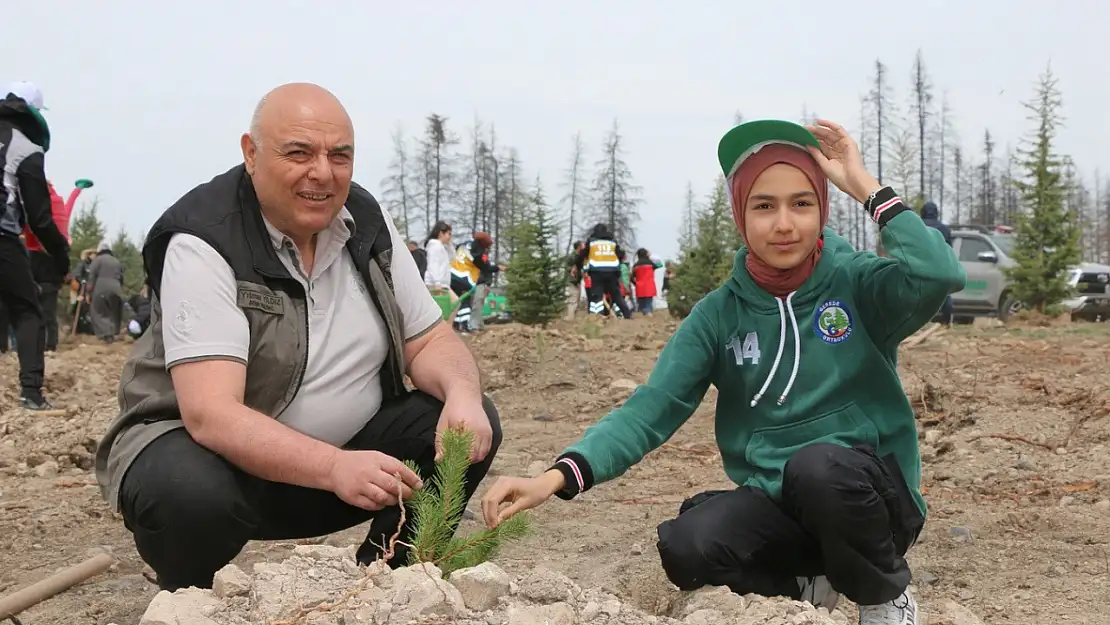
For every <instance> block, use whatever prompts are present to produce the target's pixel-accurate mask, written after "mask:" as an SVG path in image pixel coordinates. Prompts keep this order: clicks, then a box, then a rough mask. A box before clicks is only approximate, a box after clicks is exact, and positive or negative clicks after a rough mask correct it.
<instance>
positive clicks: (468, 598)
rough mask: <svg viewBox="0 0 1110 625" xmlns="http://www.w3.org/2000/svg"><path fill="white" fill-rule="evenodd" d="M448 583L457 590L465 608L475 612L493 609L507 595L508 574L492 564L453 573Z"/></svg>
mask: <svg viewBox="0 0 1110 625" xmlns="http://www.w3.org/2000/svg"><path fill="white" fill-rule="evenodd" d="M448 581H449V582H450V584H451V585H452V586H454V587H455V588H457V589H458V591H459V594H460V595H462V599H463V603H464V604H465V605H466V607H468V608H470V609H471V610H474V611H477V612H483V611H485V610H490V609H492V608H494V607H495V606H496V605H497V602H498V600H500V599H501V597H504V596H505V595H507V594H509V574H508V573H506V572H505V571H504V570H502V569H501V567H499V566H497V565H496V564H494V563H492V562H483V563H482V564H479V565H478V566H475V567H470V568H467V569H459V570H457V571H454V572H453V573H451V578H450V579H449V580H448Z"/></svg>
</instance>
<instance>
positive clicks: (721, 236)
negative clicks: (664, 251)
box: [667, 177, 741, 318]
mask: <svg viewBox="0 0 1110 625" xmlns="http://www.w3.org/2000/svg"><path fill="white" fill-rule="evenodd" d="M740 244H741V239H740V235H739V232H737V230H736V226H735V225H734V224H733V221H732V209H731V207H730V206H729V203H728V196H727V195H726V194H725V181H724V178H723V177H718V179H717V184H716V185H715V186H714V189H713V194H712V195H711V196H709V201H708V204H707V205H706V207H705V208H704V209H703V210H701V211H700V212H699V213H698V214H697V228H696V231H695V234H694V241H693V245H690V246H680V247H679V258H678V262H677V263H676V264H675V276H674V278H673V279H671V286H670V290H669V291H668V293H667V310H668V311H670V313H671V314H672V315H674V316H676V317H679V318H683V317H686V316H687V315H689V314H690V311H691V310H693V308H694V305H695V304H697V303H698V301H699V300H701V298H703V297H705V296H706V295H708V294H709V292H710V291H712V290H713V289H716V288H717V287H719V286H721V284H722V283H723V282H724V281H725V280H726V279H727V278H728V276H729V274H730V273H731V272H732V264H733V260H734V258H735V253H736V250H737V249H738V247H739V246H740Z"/></svg>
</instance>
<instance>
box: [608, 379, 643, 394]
mask: <svg viewBox="0 0 1110 625" xmlns="http://www.w3.org/2000/svg"><path fill="white" fill-rule="evenodd" d="M638 386H639V384H637V383H635V382H633V381H632V380H627V379H624V378H621V379H619V380H613V381H612V382H610V383H609V388H610V389H612V390H614V391H634V390H636V388H637V387H638Z"/></svg>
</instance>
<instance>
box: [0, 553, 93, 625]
mask: <svg viewBox="0 0 1110 625" xmlns="http://www.w3.org/2000/svg"><path fill="white" fill-rule="evenodd" d="M113 562H115V561H114V560H113V559H112V556H110V555H108V554H106V553H100V554H97V555H95V556H93V557H91V558H89V559H88V560H85V561H84V562H80V563H78V564H74V565H73V566H71V567H68V568H65V569H62V570H61V571H58V572H57V573H55V574H53V575H51V576H50V577H47V578H46V579H44V580H42V581H38V582H35V583H34V584H31V585H30V586H27V587H26V588H22V589H20V590H17V591H15V592H13V593H12V594H10V595H8V596H6V597H0V621H2V620H4V619H6V618H8V617H10V616H15V615H17V614H19V613H20V612H22V611H24V610H26V609H27V608H29V607H31V606H33V605H36V604H38V603H41V602H42V601H45V600H47V599H49V598H50V597H53V596H54V595H56V594H58V593H60V592H62V591H63V590H67V589H69V588H71V587H73V586H76V585H77V584H80V583H81V582H83V581H85V580H87V579H89V578H90V577H92V576H94V575H98V574H100V573H103V572H104V571H107V570H108V567H110V566H112V563H113Z"/></svg>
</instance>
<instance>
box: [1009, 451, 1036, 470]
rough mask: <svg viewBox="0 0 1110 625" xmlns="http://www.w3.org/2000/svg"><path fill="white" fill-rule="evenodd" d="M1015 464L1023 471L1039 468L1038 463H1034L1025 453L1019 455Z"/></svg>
mask: <svg viewBox="0 0 1110 625" xmlns="http://www.w3.org/2000/svg"><path fill="white" fill-rule="evenodd" d="M1014 466H1015V467H1017V468H1019V469H1021V470H1022V471H1032V470H1033V469H1036V468H1037V465H1036V464H1034V462H1033V459H1032V458H1030V457H1029V456H1026V455H1024V454H1023V455H1021V456H1018V460H1017V464H1015V465H1014Z"/></svg>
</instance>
